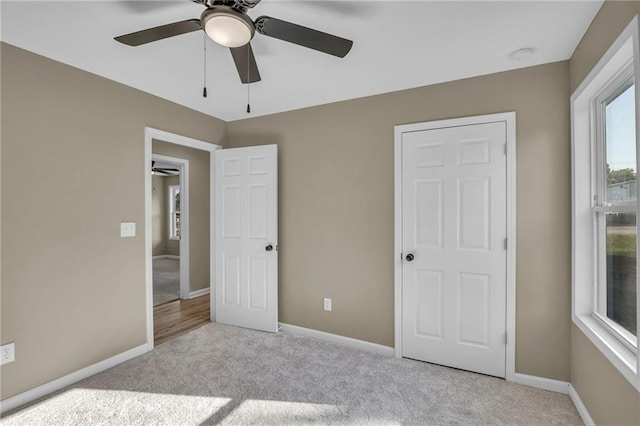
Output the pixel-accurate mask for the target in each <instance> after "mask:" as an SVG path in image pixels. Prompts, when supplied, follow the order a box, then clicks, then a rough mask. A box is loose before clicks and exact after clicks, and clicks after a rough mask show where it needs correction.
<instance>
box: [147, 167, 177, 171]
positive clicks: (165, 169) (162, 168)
mask: <svg viewBox="0 0 640 426" xmlns="http://www.w3.org/2000/svg"><path fill="white" fill-rule="evenodd" d="M153 170H155V171H157V172H179V171H180V170H178V169H167V168H164V167H156V168H154V169H153Z"/></svg>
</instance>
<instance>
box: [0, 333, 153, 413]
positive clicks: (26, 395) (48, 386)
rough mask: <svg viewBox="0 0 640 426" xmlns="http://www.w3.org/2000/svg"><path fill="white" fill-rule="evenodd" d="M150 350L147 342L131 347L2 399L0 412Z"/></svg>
mask: <svg viewBox="0 0 640 426" xmlns="http://www.w3.org/2000/svg"><path fill="white" fill-rule="evenodd" d="M148 351H149V346H147V344H146V343H145V344H143V345H140V346H137V347H135V348H133V349H129V350H128V351H126V352H122V353H120V354H118V355H115V356H112V357H111V358H107V359H105V360H104V361H100V362H98V363H95V364H93V365H90V366H88V367H85V368H83V369H81V370H78V371H75V372H73V373H71V374H68V375H66V376H64V377H60V378H59V379H56V380H53V381H51V382H49V383H45V384H44V385H40V386H38V387H35V388H33V389H30V390H28V391H26V392H22V393H20V394H18V395H16V396H12V397H11V398H7V399H5V400H2V401H0V413H4V412H6V411H9V410H13V409H14V408H17V407H20V406H21V405H24V404H27V403H29V402H31V401H34V400H36V399H38V398H42V397H43V396H46V395H48V394H50V393H52V392H55V391H57V390H60V389H62V388H64V387H67V386H69V385H72V384H74V383H75V382H77V381H80V380H82V379H86V378H87V377H90V376H93V375H94V374H98V373H100V372H101V371H104V370H106V369H108V368H111V367H114V366H116V365H118V364H121V363H123V362H125V361H128V360H130V359H131V358H135V357H137V356H139V355H142V354H143V353H145V352H148Z"/></svg>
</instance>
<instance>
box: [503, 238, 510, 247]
mask: <svg viewBox="0 0 640 426" xmlns="http://www.w3.org/2000/svg"><path fill="white" fill-rule="evenodd" d="M508 240H509V239H508V238H505V239H504V249H505V250H506V249H507V247H508V243H507V241H508Z"/></svg>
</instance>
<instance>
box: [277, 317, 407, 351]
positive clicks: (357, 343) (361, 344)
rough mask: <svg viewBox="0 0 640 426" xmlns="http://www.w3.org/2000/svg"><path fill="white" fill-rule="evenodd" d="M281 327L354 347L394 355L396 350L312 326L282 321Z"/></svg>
mask: <svg viewBox="0 0 640 426" xmlns="http://www.w3.org/2000/svg"><path fill="white" fill-rule="evenodd" d="M280 329H281V330H284V331H288V332H290V333H293V334H299V335H301V336H307V337H313V338H315V339H320V340H326V341H327V342H332V343H337V344H339V345H343V346H348V347H350V348H354V349H361V350H365V351H369V352H375V353H378V354H382V355H388V356H394V350H393V348H392V347H389V346H384V345H379V344H377V343H371V342H365V341H364V340H358V339H352V338H351V337H345V336H339V335H337V334H331V333H325V332H324V331H318V330H312V329H310V328H304V327H298V326H296V325H289V324H284V323H280Z"/></svg>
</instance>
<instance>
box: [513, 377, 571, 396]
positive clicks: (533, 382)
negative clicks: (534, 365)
mask: <svg viewBox="0 0 640 426" xmlns="http://www.w3.org/2000/svg"><path fill="white" fill-rule="evenodd" d="M513 382H514V383H518V384H521V385H526V386H531V387H532V388H538V389H544V390H548V391H552V392H558V393H563V394H565V395H567V394H568V393H569V386H571V385H570V383H569V382H563V381H561V380H554V379H547V378H544V377H538V376H529V375H528V374H520V373H516V374H515V376H514V379H513Z"/></svg>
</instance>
